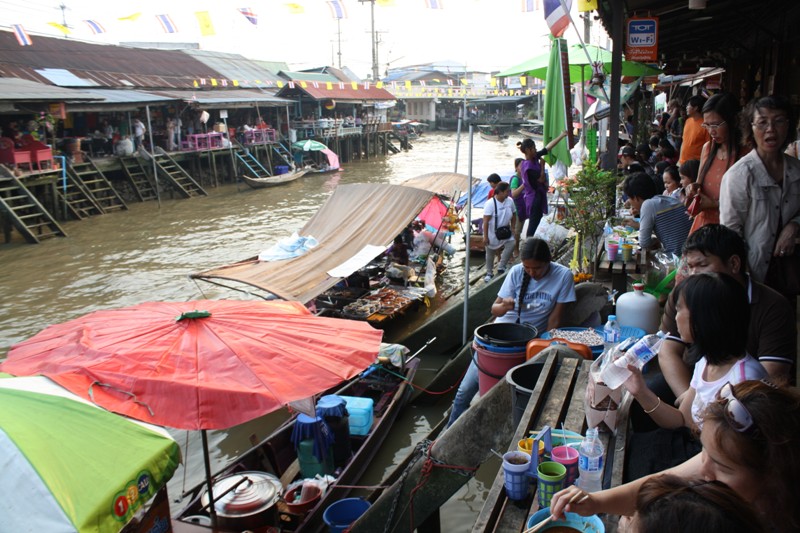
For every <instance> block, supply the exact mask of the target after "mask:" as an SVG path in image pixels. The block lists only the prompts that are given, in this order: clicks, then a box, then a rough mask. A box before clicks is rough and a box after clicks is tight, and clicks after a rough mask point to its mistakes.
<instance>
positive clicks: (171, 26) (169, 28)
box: [156, 15, 178, 33]
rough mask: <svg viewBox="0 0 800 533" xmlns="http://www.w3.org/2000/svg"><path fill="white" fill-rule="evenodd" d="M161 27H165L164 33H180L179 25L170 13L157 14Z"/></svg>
mask: <svg viewBox="0 0 800 533" xmlns="http://www.w3.org/2000/svg"><path fill="white" fill-rule="evenodd" d="M156 18H157V19H158V22H159V23H160V24H161V27H162V28H164V33H178V27H177V26H176V25H175V23H174V22H172V17H170V16H169V15H156Z"/></svg>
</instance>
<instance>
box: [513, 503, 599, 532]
mask: <svg viewBox="0 0 800 533" xmlns="http://www.w3.org/2000/svg"><path fill="white" fill-rule="evenodd" d="M548 516H550V508H549V507H545V508H544V509H539V510H538V511H536V513H535V514H533V515H532V516H531V517H530V518H528V526H527V527H529V528H530V527H533V526H535V525H536V524H538V523H539V522H541V521H542V520H544V519H545V518H547V517H548ZM565 516H566V520H553V521H552V522H550V523H549V524H547V525H546V526H544V527H543V528H542V529H541V530H540V531H547V530H548V529H551V528H554V527H558V526H562V527H564V526H566V527H571V528H574V529H576V530H578V531H580V532H582V533H605V530H606V527H605V526H604V525H603V522H602V520H600V518H599V517H598V516H597V515H592V516H581V515H579V514H576V513H565Z"/></svg>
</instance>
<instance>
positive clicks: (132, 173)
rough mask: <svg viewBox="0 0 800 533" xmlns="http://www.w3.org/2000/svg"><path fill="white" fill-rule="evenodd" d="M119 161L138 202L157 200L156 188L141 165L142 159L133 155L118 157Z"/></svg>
mask: <svg viewBox="0 0 800 533" xmlns="http://www.w3.org/2000/svg"><path fill="white" fill-rule="evenodd" d="M119 161H120V164H121V165H122V170H123V171H124V172H125V177H127V178H128V183H130V185H131V188H132V189H133V193H134V195H136V198H137V199H138V200H139V201H140V202H146V201H148V200H157V199H158V194H157V193H156V188H155V186H154V185H153V182H152V181H151V178H150V176H149V175H148V174H147V172H146V171H145V169H144V167H143V166H142V161H141V160H140V159H139V158H138V157H135V156H127V157H120V158H119Z"/></svg>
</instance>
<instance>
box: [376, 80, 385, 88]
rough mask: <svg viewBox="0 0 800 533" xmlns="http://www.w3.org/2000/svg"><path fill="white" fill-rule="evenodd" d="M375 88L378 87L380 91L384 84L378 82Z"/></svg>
mask: <svg viewBox="0 0 800 533" xmlns="http://www.w3.org/2000/svg"><path fill="white" fill-rule="evenodd" d="M375 87H377V88H378V89H383V82H382V81H378V83H376V84H375Z"/></svg>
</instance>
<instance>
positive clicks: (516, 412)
mask: <svg viewBox="0 0 800 533" xmlns="http://www.w3.org/2000/svg"><path fill="white" fill-rule="evenodd" d="M543 368H544V361H542V362H533V363H530V362H529V363H523V364H521V365H517V366H515V367H514V368H512V369H511V370H509V371H508V373H506V381H507V382H508V384H509V385H511V388H512V389H513V390H512V396H511V407H512V413H513V416H514V418H513V420H514V426H513V427H517V426H518V425H519V422H520V420H522V414H523V413H524V412H525V408H526V407H527V406H528V400H530V398H531V394H533V389H534V388H535V387H536V382H537V381H538V380H539V375H540V374H541V373H542V369H543Z"/></svg>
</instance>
